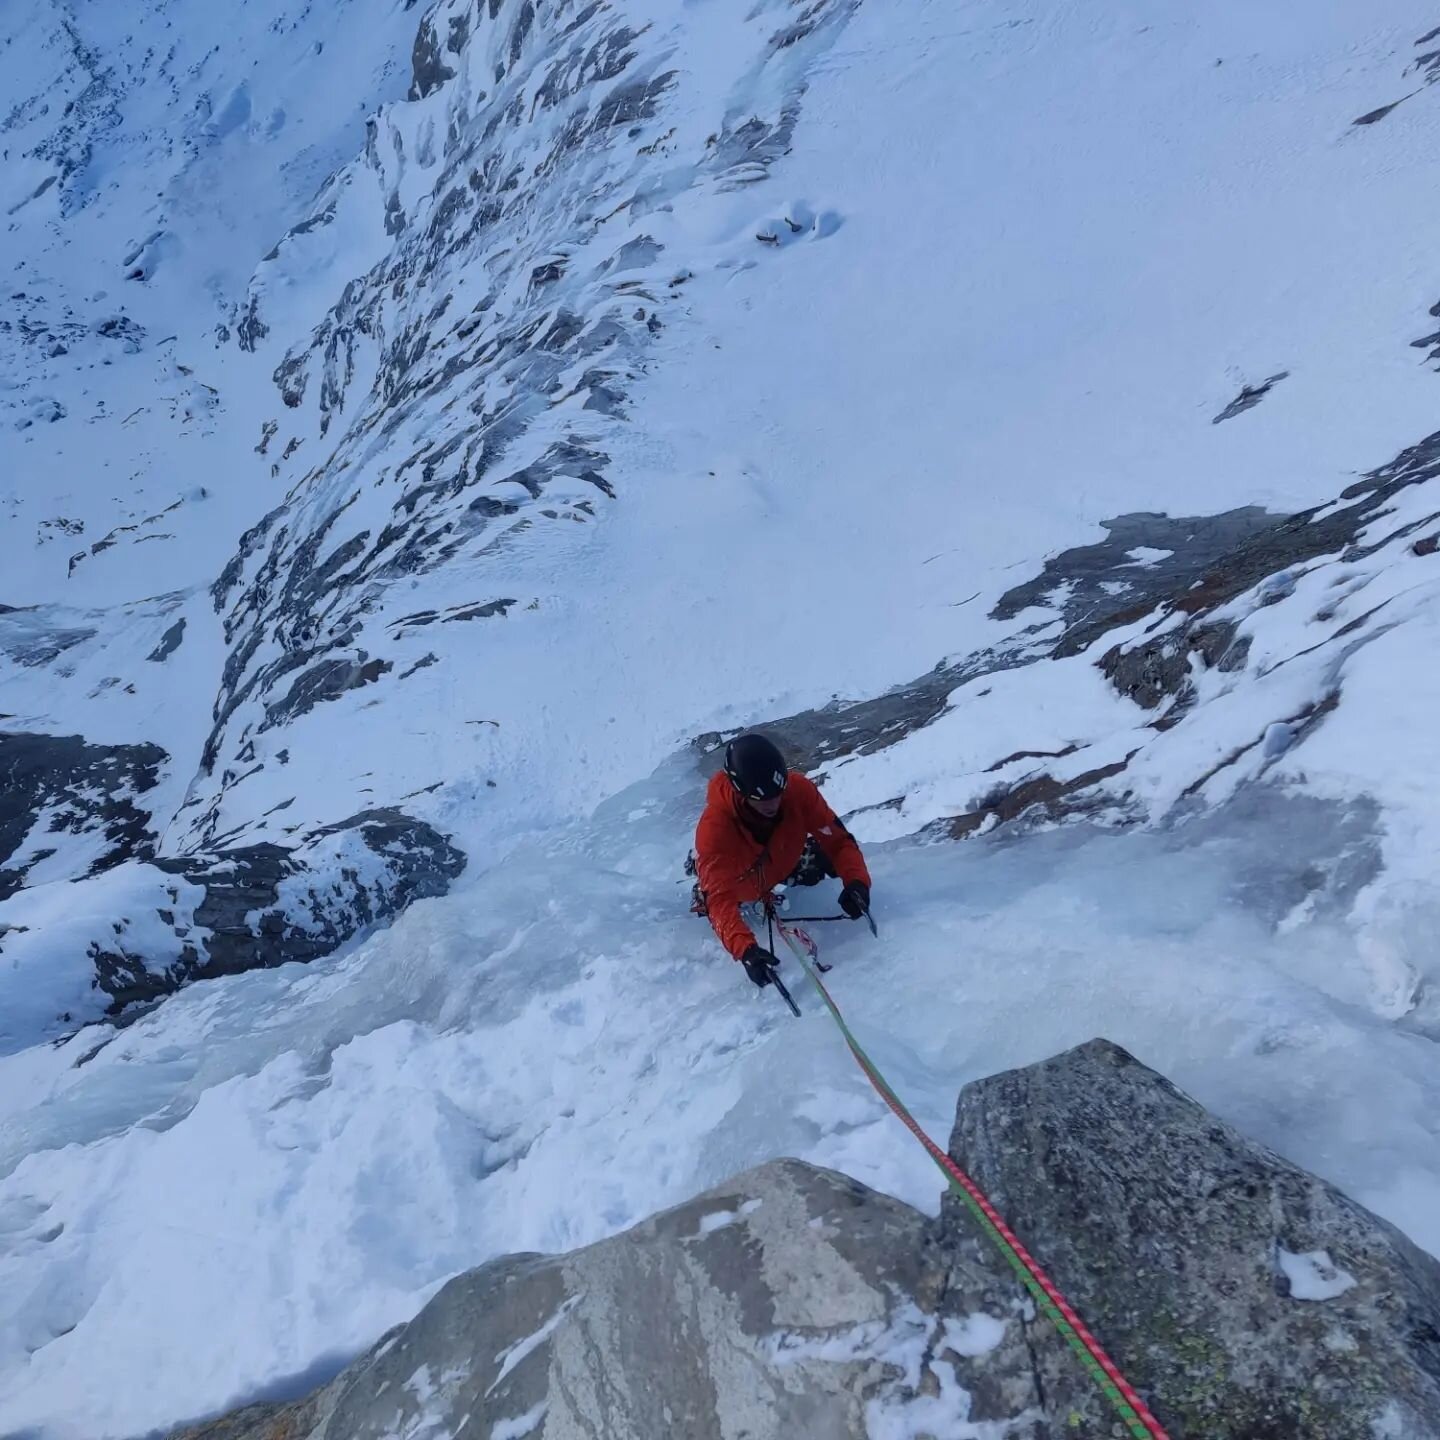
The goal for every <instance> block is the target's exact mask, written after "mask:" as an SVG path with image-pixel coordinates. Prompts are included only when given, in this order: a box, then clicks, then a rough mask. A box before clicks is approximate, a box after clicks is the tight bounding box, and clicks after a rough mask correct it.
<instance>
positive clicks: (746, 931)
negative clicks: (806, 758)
mask: <svg viewBox="0 0 1440 1440" xmlns="http://www.w3.org/2000/svg"><path fill="white" fill-rule="evenodd" d="M812 842H813V844H812ZM694 858H695V867H694V868H695V873H696V875H697V877H698V883H697V884H696V887H695V900H696V904H695V909H696V911H697V912H698V913H699V914H701V915H707V916H708V917H709V920H710V923H711V925H713V926H714V927H715V933H716V934H717V935H718V936H719V937H720V943H721V944H722V945H724V947H725V948H726V949H727V950H728V951H729V952H730V954H731V955H732V956H733V957H734V958H735V959H736V960H738V961H739V962H740V963H741V964H742V965H743V966H744V967H745V973H746V974H747V975H748V976H749V977H750V979H751V980H752V981H753V982H754V983H755V984H756V985H759V986H762V987H763V986H765V985H768V984H769V983H770V981H771V978H772V972H773V971H774V968H775V966H776V965H777V964H778V963H779V962H778V961H777V960H776V958H775V956H774V955H773V954H772V953H771V952H770V951H769V950H767V949H765V947H764V946H763V945H760V944H758V943H757V942H756V939H755V936H754V935H753V934H752V933H751V930H750V927H749V926H748V925H747V924H746V923H745V920H744V917H743V916H742V915H741V913H740V907H741V906H742V905H745V904H751V903H755V902H759V901H763V900H765V899H766V898H767V897H768V896H769V895H770V894H771V892H772V891H773V890H774V888H775V886H776V885H779V884H781V883H786V884H815V883H816V882H817V881H818V880H820V879H822V878H824V877H826V876H835V877H838V878H839V879H840V880H841V881H843V882H844V886H845V888H844V889H843V890H841V892H840V908H841V910H843V911H844V912H845V914H846V915H848V916H849V917H850V918H851V919H852V920H859V919H861V918H862V917H863V916H865V915H867V914H868V913H869V910H870V872H869V871H868V870H867V869H866V868H865V857H864V856H863V855H862V854H861V853H860V847H859V845H857V844H856V843H855V837H854V836H853V835H851V833H850V832H849V831H848V830H847V829H846V828H845V827H844V825H842V824H841V823H840V821H839V820H837V819H836V818H835V812H834V811H833V810H831V808H830V807H829V805H827V804H826V803H825V798H824V796H822V795H821V794H820V791H819V790H818V789H816V787H815V784H814V782H813V781H811V780H809V779H807V778H806V777H805V776H804V775H802V774H800V773H799V772H798V771H792V770H790V769H789V768H788V767H787V766H786V764H785V760H784V757H783V756H782V755H781V754H780V751H779V750H778V749H777V748H776V746H775V745H774V743H773V742H772V741H770V740H768V739H767V738H766V737H765V736H764V735H741V736H740V737H739V738H738V739H735V740H732V741H731V742H730V743H729V745H727V746H726V747H725V768H724V769H723V770H720V771H717V772H716V773H715V774H714V775H713V776H711V778H710V787H709V789H708V791H707V792H706V796H705V813H704V814H703V815H701V817H700V823H699V825H698V826H697V827H696V829H695V857H694Z"/></svg>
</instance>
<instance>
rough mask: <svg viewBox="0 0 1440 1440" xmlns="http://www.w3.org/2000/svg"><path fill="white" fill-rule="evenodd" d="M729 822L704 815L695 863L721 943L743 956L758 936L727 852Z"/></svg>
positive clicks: (696, 836) (730, 950)
mask: <svg viewBox="0 0 1440 1440" xmlns="http://www.w3.org/2000/svg"><path fill="white" fill-rule="evenodd" d="M725 824H726V822H725V820H724V819H723V818H721V819H719V820H717V819H716V818H715V817H713V816H711V815H708V814H707V815H702V816H701V817H700V824H699V826H698V827H697V828H696V831H695V862H696V873H697V877H698V879H699V881H700V888H701V890H703V891H704V892H705V908H706V910H707V911H708V912H709V916H710V924H711V925H712V926H714V928H715V933H716V935H718V936H719V937H720V943H721V944H722V945H723V946H724V947H725V948H726V949H727V950H728V951H729V952H730V954H731V955H733V956H734V957H735V959H737V960H738V959H739V958H740V957H741V956H742V955H743V954H744V953H745V952H746V951H747V950H748V949H749V948H750V947H751V946H752V945H753V944H754V943H755V936H754V934H753V933H752V932H751V930H750V927H749V926H748V925H747V924H746V923H745V921H744V920H743V919H741V917H740V901H739V898H738V894H737V890H736V886H735V879H734V876H733V874H732V871H733V868H734V866H733V862H732V861H731V859H730V857H728V856H727V855H726V847H725V842H724V836H723V834H722V833H718V832H720V831H723V828H724V826H725Z"/></svg>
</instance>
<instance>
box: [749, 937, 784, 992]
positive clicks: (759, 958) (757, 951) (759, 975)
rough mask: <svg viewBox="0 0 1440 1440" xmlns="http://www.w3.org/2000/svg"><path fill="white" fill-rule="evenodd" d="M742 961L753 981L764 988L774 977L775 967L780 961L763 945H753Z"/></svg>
mask: <svg viewBox="0 0 1440 1440" xmlns="http://www.w3.org/2000/svg"><path fill="white" fill-rule="evenodd" d="M740 963H741V964H742V965H743V966H744V967H745V973H746V974H747V975H748V976H749V977H750V979H751V981H752V982H753V983H754V984H756V985H758V986H759V987H760V988H761V989H762V990H763V989H764V988H765V987H766V986H767V985H768V984H769V983H770V981H771V980H772V979H773V978H774V970H775V967H776V966H777V965H778V964H779V963H780V962H779V961H778V960H777V959H776V958H775V957H774V956H773V955H772V954H771V953H770V952H769V951H768V950H767V949H766V948H765V947H764V946H763V945H752V946H751V947H750V948H749V949H748V950H747V951H746V952H745V953H744V954H743V955H742V956H741V957H740Z"/></svg>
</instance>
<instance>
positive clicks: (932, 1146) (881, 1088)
mask: <svg viewBox="0 0 1440 1440" xmlns="http://www.w3.org/2000/svg"><path fill="white" fill-rule="evenodd" d="M778 928H779V930H780V934H781V935H782V936H783V937H784V939H785V943H786V944H787V945H789V947H790V949H791V950H792V951H793V952H794V954H795V958H796V959H797V960H799V962H800V964H801V966H802V967H803V968H804V971H805V973H806V974H807V975H808V976H809V977H810V980H811V982H812V983H813V984H814V986H815V988H816V989H817V990H818V991H819V992H820V998H821V999H822V1000H823V1001H824V1002H825V1007H826V1009H827V1010H829V1012H830V1015H831V1018H832V1019H833V1020H834V1021H835V1023H836V1024H837V1025H838V1026H839V1027H840V1033H841V1034H842V1035H843V1036H844V1037H845V1043H846V1044H847V1045H848V1046H849V1047H850V1053H851V1054H852V1055H853V1056H854V1057H855V1063H856V1064H857V1065H859V1067H860V1069H861V1071H862V1072H863V1073H864V1075H865V1078H866V1079H867V1080H869V1082H870V1083H871V1085H872V1086H874V1088H875V1092H876V1093H877V1094H878V1095H879V1096H880V1098H881V1099H882V1100H884V1102H885V1103H886V1104H887V1105H888V1106H889V1107H890V1109H891V1110H893V1111H894V1112H895V1114H896V1115H897V1116H898V1117H899V1119H900V1122H901V1124H903V1125H904V1126H905V1128H906V1129H907V1130H909V1131H910V1133H911V1134H912V1135H913V1136H914V1137H915V1138H916V1139H917V1140H918V1141H919V1142H920V1143H921V1144H922V1145H923V1146H924V1147H925V1151H926V1153H927V1154H928V1155H929V1156H930V1158H931V1159H932V1160H933V1161H934V1162H935V1164H936V1165H938V1166H939V1167H940V1170H941V1172H942V1173H943V1174H944V1176H945V1178H946V1180H948V1181H949V1182H950V1184H951V1186H952V1187H953V1188H954V1189H955V1191H956V1192H957V1193H958V1194H959V1196H960V1198H961V1199H962V1200H963V1201H964V1202H965V1205H966V1207H967V1208H968V1209H969V1210H970V1212H971V1214H973V1215H974V1216H975V1217H976V1219H977V1220H978V1221H979V1222H980V1226H981V1229H983V1230H984V1231H985V1233H986V1234H987V1235H989V1237H990V1238H991V1239H992V1240H993V1241H994V1242H995V1243H996V1244H997V1245H998V1246H999V1247H1000V1250H1001V1252H1002V1253H1003V1254H1004V1256H1005V1258H1006V1260H1007V1261H1009V1263H1010V1265H1011V1266H1012V1268H1013V1269H1014V1270H1015V1271H1016V1274H1017V1276H1018V1277H1019V1279H1020V1281H1021V1283H1022V1284H1023V1285H1024V1286H1025V1288H1026V1289H1027V1290H1028V1291H1029V1292H1030V1294H1031V1295H1032V1296H1033V1297H1034V1299H1035V1301H1036V1303H1037V1304H1038V1305H1039V1307H1040V1309H1042V1310H1043V1311H1044V1312H1045V1314H1046V1315H1047V1316H1049V1318H1050V1320H1051V1321H1052V1322H1053V1323H1054V1325H1055V1327H1056V1328H1057V1329H1058V1330H1059V1331H1060V1334H1061V1336H1062V1337H1063V1338H1064V1340H1065V1341H1066V1343H1067V1344H1068V1345H1069V1346H1070V1348H1071V1349H1072V1350H1073V1351H1074V1352H1075V1354H1076V1355H1077V1356H1078V1357H1079V1359H1080V1361H1081V1364H1082V1365H1084V1367H1085V1369H1086V1371H1087V1373H1088V1374H1089V1375H1090V1377H1091V1378H1092V1379H1093V1380H1094V1381H1095V1382H1096V1384H1097V1385H1098V1386H1099V1387H1100V1389H1101V1390H1102V1391H1103V1392H1104V1394H1105V1396H1106V1397H1107V1398H1108V1399H1109V1401H1110V1403H1111V1404H1112V1405H1113V1406H1114V1407H1115V1409H1116V1411H1117V1412H1118V1413H1119V1415H1120V1417H1121V1419H1122V1420H1124V1422H1125V1424H1126V1427H1127V1428H1128V1429H1129V1431H1130V1433H1131V1435H1132V1436H1134V1437H1136V1440H1169V1436H1168V1435H1167V1434H1166V1432H1165V1429H1164V1428H1163V1427H1162V1426H1161V1424H1160V1422H1159V1421H1158V1420H1157V1419H1156V1418H1155V1417H1154V1416H1153V1415H1152V1414H1151V1413H1150V1411H1149V1409H1148V1408H1147V1406H1146V1404H1145V1402H1144V1401H1143V1400H1142V1399H1141V1398H1140V1396H1139V1395H1138V1394H1137V1393H1136V1392H1135V1389H1134V1387H1133V1386H1132V1385H1131V1384H1130V1383H1129V1382H1128V1381H1127V1380H1126V1379H1125V1377H1124V1376H1123V1375H1122V1374H1121V1373H1120V1370H1119V1368H1118V1367H1117V1366H1116V1364H1115V1362H1114V1361H1113V1360H1112V1359H1111V1358H1110V1357H1109V1356H1108V1355H1107V1354H1106V1353H1105V1351H1104V1349H1103V1348H1102V1346H1101V1344H1100V1342H1099V1341H1098V1340H1097V1339H1096V1338H1095V1337H1094V1336H1093V1335H1092V1334H1091V1333H1090V1331H1089V1329H1088V1327H1087V1326H1086V1324H1085V1322H1084V1321H1083V1320H1081V1318H1080V1317H1079V1315H1077V1314H1076V1313H1075V1310H1074V1307H1073V1306H1072V1305H1071V1304H1070V1302H1069V1301H1068V1300H1066V1298H1065V1297H1064V1295H1062V1294H1061V1293H1060V1290H1059V1288H1058V1287H1057V1286H1056V1284H1055V1282H1054V1281H1053V1280H1051V1278H1050V1277H1049V1275H1047V1274H1046V1273H1045V1271H1044V1269H1043V1268H1042V1267H1041V1266H1040V1264H1039V1262H1038V1261H1036V1260H1035V1258H1034V1257H1033V1256H1032V1255H1031V1254H1030V1252H1029V1251H1028V1250H1027V1249H1026V1248H1025V1247H1024V1245H1022V1244H1021V1243H1020V1241H1019V1239H1018V1238H1017V1237H1016V1235H1015V1233H1014V1231H1012V1230H1011V1229H1010V1227H1009V1226H1008V1225H1007V1224H1006V1223H1005V1221H1004V1220H1003V1219H1001V1217H1000V1213H999V1211H997V1210H996V1209H995V1207H994V1206H993V1205H992V1204H991V1203H990V1201H989V1200H988V1199H987V1198H986V1196H985V1192H984V1191H983V1190H981V1189H980V1187H979V1186H978V1185H977V1184H976V1183H975V1182H974V1181H973V1180H972V1179H971V1178H970V1177H969V1176H968V1175H967V1174H966V1173H965V1172H964V1171H963V1170H962V1169H961V1168H960V1167H959V1166H958V1165H957V1164H956V1163H955V1162H954V1161H953V1160H952V1159H951V1158H950V1156H949V1155H948V1154H947V1153H946V1152H945V1151H944V1150H942V1149H941V1148H940V1147H939V1146H938V1145H937V1144H936V1143H935V1142H934V1141H933V1140H932V1139H931V1138H930V1137H929V1135H927V1134H926V1133H925V1131H924V1130H923V1129H921V1127H920V1123H919V1121H917V1120H916V1119H915V1117H914V1116H913V1115H912V1114H911V1113H910V1111H909V1110H908V1109H907V1108H906V1107H905V1104H904V1102H903V1101H902V1100H901V1099H900V1097H899V1096H898V1095H896V1094H895V1092H894V1090H892V1089H891V1088H890V1085H889V1083H888V1082H887V1081H886V1079H885V1077H884V1076H883V1075H882V1074H881V1073H880V1071H879V1070H878V1069H877V1068H876V1066H875V1063H874V1061H872V1060H871V1059H870V1057H869V1056H868V1055H867V1054H866V1053H865V1051H864V1050H863V1049H862V1048H861V1046H860V1042H859V1041H858V1040H856V1038H855V1036H854V1035H853V1034H852V1033H851V1030H850V1027H849V1026H848V1025H847V1024H846V1023H845V1017H844V1016H843V1015H842V1014H841V1013H840V1007H839V1006H838V1005H837V1004H836V1003H835V1001H834V998H833V997H832V996H831V994H830V992H829V991H828V990H827V989H826V988H825V982H824V981H823V980H821V978H820V976H819V975H818V974H817V973H816V971H815V969H814V968H813V967H812V966H811V964H810V961H811V960H812V959H817V958H818V950H817V949H816V946H815V943H814V941H813V940H811V939H810V937H809V936H808V935H806V934H805V932H804V931H803V930H799V931H794V932H792V931H791V930H790V929H789V927H788V926H787V925H786V923H784V922H783V921H782V922H780V924H779V926H778ZM807 952H808V957H809V958H807Z"/></svg>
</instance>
